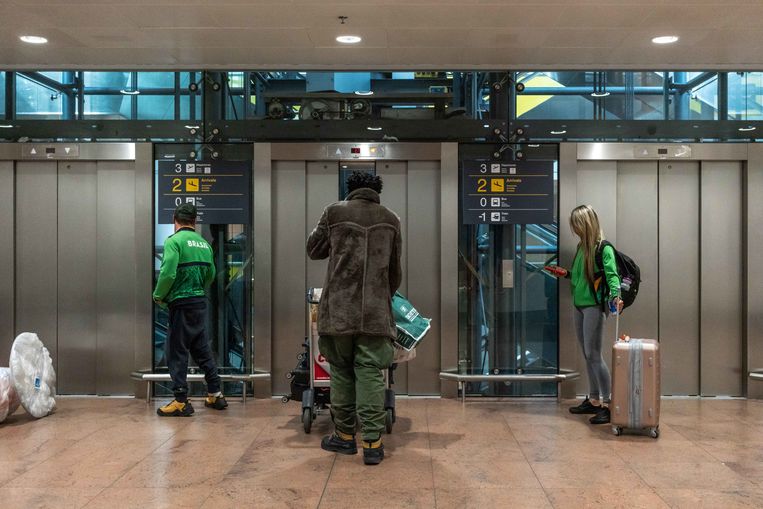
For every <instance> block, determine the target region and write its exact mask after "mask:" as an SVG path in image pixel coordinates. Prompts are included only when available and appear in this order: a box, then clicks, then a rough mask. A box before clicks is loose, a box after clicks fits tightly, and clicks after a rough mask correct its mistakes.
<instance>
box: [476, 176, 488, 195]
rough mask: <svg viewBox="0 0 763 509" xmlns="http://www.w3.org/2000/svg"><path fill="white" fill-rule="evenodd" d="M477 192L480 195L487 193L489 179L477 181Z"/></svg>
mask: <svg viewBox="0 0 763 509" xmlns="http://www.w3.org/2000/svg"><path fill="white" fill-rule="evenodd" d="M477 192H478V193H486V192H487V179H477Z"/></svg>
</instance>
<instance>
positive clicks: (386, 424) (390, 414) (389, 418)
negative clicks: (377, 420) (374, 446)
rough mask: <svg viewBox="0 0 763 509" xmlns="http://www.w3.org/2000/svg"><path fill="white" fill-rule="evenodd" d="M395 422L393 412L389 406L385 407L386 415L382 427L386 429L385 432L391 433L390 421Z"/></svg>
mask: <svg viewBox="0 0 763 509" xmlns="http://www.w3.org/2000/svg"><path fill="white" fill-rule="evenodd" d="M394 422H395V412H394V410H392V409H391V408H388V409H387V416H386V417H385V418H384V427H385V428H386V430H387V434H388V435H389V434H390V433H392V423H394Z"/></svg>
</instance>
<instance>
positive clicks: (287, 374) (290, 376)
mask: <svg viewBox="0 0 763 509" xmlns="http://www.w3.org/2000/svg"><path fill="white" fill-rule="evenodd" d="M292 378H294V373H292V372H291V371H287V372H286V379H287V380H291V379H292Z"/></svg>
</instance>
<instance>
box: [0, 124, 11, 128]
mask: <svg viewBox="0 0 763 509" xmlns="http://www.w3.org/2000/svg"><path fill="white" fill-rule="evenodd" d="M0 129H13V126H12V125H11V124H0Z"/></svg>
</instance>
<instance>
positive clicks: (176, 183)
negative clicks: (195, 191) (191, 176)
mask: <svg viewBox="0 0 763 509" xmlns="http://www.w3.org/2000/svg"><path fill="white" fill-rule="evenodd" d="M182 185H183V180H182V179H177V178H175V179H172V192H173V193H181V192H183V189H181V187H182Z"/></svg>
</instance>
